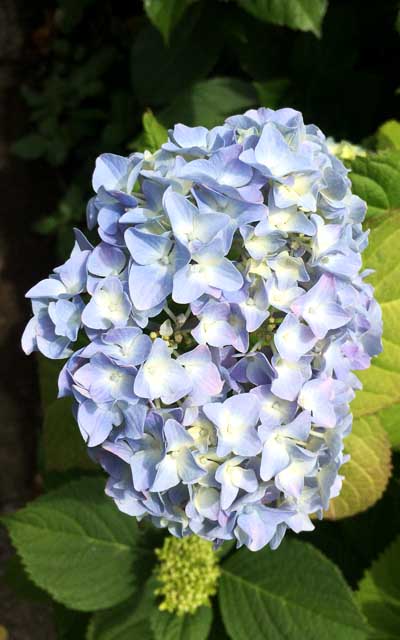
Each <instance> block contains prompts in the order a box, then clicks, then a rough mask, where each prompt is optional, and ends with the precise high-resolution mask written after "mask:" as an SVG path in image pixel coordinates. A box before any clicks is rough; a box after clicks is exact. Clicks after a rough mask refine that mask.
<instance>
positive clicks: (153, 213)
mask: <svg viewBox="0 0 400 640" xmlns="http://www.w3.org/2000/svg"><path fill="white" fill-rule="evenodd" d="M93 189H94V192H95V195H94V196H93V198H91V200H90V201H89V203H88V207H87V223H88V227H89V229H90V230H92V231H93V232H94V231H97V234H98V236H99V240H98V243H97V244H96V246H93V245H92V244H91V242H89V241H88V240H87V239H86V237H85V236H84V235H83V234H82V233H81V232H80V231H76V232H75V236H76V240H75V245H74V248H73V250H72V253H71V256H70V258H69V259H68V260H67V261H66V263H65V264H63V265H61V266H59V267H57V268H56V269H55V270H54V272H53V273H52V274H51V275H50V276H49V277H48V278H47V279H45V280H42V281H41V282H39V283H38V284H37V285H35V286H34V287H33V288H32V289H31V290H30V291H29V292H28V293H27V296H28V297H29V298H30V299H31V300H32V309H33V317H32V319H31V320H30V321H29V323H28V325H27V327H26V330H25V332H24V335H23V339H22V344H23V348H24V350H25V352H26V353H30V352H32V351H34V350H39V351H41V352H42V353H43V354H44V355H45V356H47V357H49V358H56V359H57V358H61V359H62V358H64V359H65V358H66V359H67V361H66V363H65V366H64V368H63V369H62V371H61V374H60V378H59V395H60V396H66V395H70V396H72V397H73V400H74V404H75V415H76V419H77V423H78V427H79V429H80V432H81V434H82V437H83V438H84V440H85V442H86V444H87V446H88V450H89V453H90V455H91V456H92V458H93V459H95V460H96V461H98V462H99V464H100V465H101V466H102V467H103V468H104V469H105V471H106V472H107V473H108V476H109V478H108V481H107V484H106V493H107V495H109V496H110V497H111V498H112V499H113V500H114V501H115V503H116V505H117V506H118V508H119V509H120V510H121V511H123V512H125V513H127V514H129V515H131V516H135V517H136V518H138V519H142V518H149V519H150V520H151V521H152V522H153V523H154V524H155V526H157V527H167V528H168V529H169V531H170V532H171V533H172V534H173V535H174V536H176V537H183V538H186V537H187V536H189V535H191V534H195V535H197V536H199V537H200V538H203V539H205V540H208V541H212V542H213V543H215V544H216V545H218V544H221V543H222V542H223V541H224V540H235V541H236V543H237V545H238V546H241V545H246V546H247V547H248V548H249V549H251V550H254V551H256V550H259V549H261V548H262V547H263V546H265V545H266V544H269V545H270V546H271V547H272V548H276V547H277V546H278V545H279V543H280V541H281V540H282V537H283V536H284V534H285V532H286V530H287V529H291V530H293V531H295V532H300V531H309V530H311V529H313V528H314V524H313V522H312V521H311V519H310V515H311V514H317V515H319V516H320V517H322V514H323V511H324V510H325V509H327V508H328V503H329V500H330V498H332V497H334V496H336V495H337V494H338V493H339V491H340V487H341V482H342V476H341V475H340V467H341V466H342V464H343V463H344V462H345V461H346V456H345V455H344V454H343V438H344V437H345V436H346V435H347V434H348V433H349V431H350V429H351V413H350V408H349V403H350V401H351V400H352V398H353V397H354V390H355V389H357V388H360V383H359V381H358V379H357V378H356V376H355V375H354V373H353V371H354V370H357V369H365V368H367V367H368V366H369V364H370V360H371V357H372V356H374V355H376V354H378V353H379V352H380V350H381V333H382V321H381V313H380V309H379V306H378V304H377V303H376V301H375V300H374V297H373V289H372V287H371V285H369V284H367V283H366V282H365V281H364V278H365V276H366V275H368V272H367V271H362V270H361V253H362V251H363V250H364V249H365V247H366V245H367V241H368V234H367V233H366V232H364V231H363V229H362V226H361V223H362V220H363V218H364V215H365V209H366V206H365V203H364V202H363V201H362V200H360V198H358V197H357V196H355V195H353V194H352V192H351V183H350V180H349V177H348V169H346V168H345V166H344V165H343V164H342V162H341V161H340V160H339V159H338V158H336V157H335V156H334V155H332V153H331V152H330V150H329V147H328V146H327V141H326V139H325V136H324V135H323V134H322V133H321V131H320V130H319V129H318V128H317V127H316V126H314V125H305V124H304V122H303V118H302V116H301V114H300V113H299V112H297V111H294V110H292V109H280V110H278V111H273V110H271V109H258V110H250V111H247V112H246V113H245V114H243V115H239V116H233V117H231V118H228V119H227V120H226V121H225V123H224V124H223V125H221V126H219V127H215V128H214V129H211V130H210V131H209V130H207V129H205V128H204V127H186V126H184V125H176V126H175V127H174V129H173V130H171V131H170V132H169V139H168V142H166V143H165V144H164V145H163V147H162V148H161V149H159V150H158V151H156V152H155V153H153V154H150V153H149V152H145V153H133V154H132V155H131V156H129V157H128V158H124V157H121V156H117V155H114V154H103V155H102V156H100V157H99V158H98V159H97V161H96V166H95V170H94V174H93ZM77 340H79V343H78V344H80V348H77V347H76V344H77ZM82 345H83V346H82Z"/></svg>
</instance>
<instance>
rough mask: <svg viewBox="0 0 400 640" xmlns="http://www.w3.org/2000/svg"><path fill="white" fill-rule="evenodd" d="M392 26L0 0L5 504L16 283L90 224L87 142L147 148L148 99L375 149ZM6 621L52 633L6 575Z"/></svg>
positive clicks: (165, 1) (17, 317)
mask: <svg viewBox="0 0 400 640" xmlns="http://www.w3.org/2000/svg"><path fill="white" fill-rule="evenodd" d="M290 6H291V7H292V9H287V7H290ZM293 7H294V8H293ZM399 31H400V19H399V3H398V1H397V0H382V1H381V2H380V3H379V5H378V4H377V3H372V2H371V3H369V2H365V0H330V1H329V2H328V1H327V0H308V1H307V2H302V3H301V2H296V1H294V2H291V3H290V2H281V1H280V0H230V1H229V0H221V1H219V0H174V1H171V0H145V2H144V3H143V2H141V1H139V0H136V1H134V0H132V1H131V2H129V3H127V2H118V1H116V0H114V1H113V2H111V1H110V0H96V2H95V1H94V0H58V1H57V0H54V1H52V0H48V1H40V0H36V1H35V2H31V3H26V2H22V1H17V0H1V2H0V91H1V94H0V185H1V186H0V191H1V199H2V216H1V222H0V224H1V234H0V309H1V312H0V348H1V353H2V357H1V359H0V375H1V379H2V380H1V386H0V402H1V407H2V410H1V425H0V433H1V436H0V440H1V442H0V510H1V512H6V511H8V510H11V509H14V508H17V507H19V506H20V505H21V504H23V503H24V502H25V501H26V500H27V499H29V498H31V497H32V496H34V495H35V493H37V492H38V491H40V476H39V474H38V473H37V445H36V441H37V433H38V428H39V425H40V421H41V410H40V404H39V390H38V387H37V382H36V372H35V360H34V358H26V357H25V356H23V354H22V352H21V351H20V349H19V339H20V335H21V332H22V328H23V325H24V324H25V322H26V320H27V318H28V316H29V308H28V304H26V303H25V300H24V297H23V296H24V292H25V291H26V290H27V289H28V288H29V287H30V286H31V285H32V284H33V283H34V282H36V281H37V280H39V279H40V278H42V277H44V276H45V275H46V274H47V273H48V271H49V269H50V267H51V265H53V264H54V263H56V262H57V261H58V260H59V261H60V262H61V261H63V259H64V258H65V256H66V255H67V253H68V252H69V250H70V248H71V245H72V227H73V226H78V227H82V228H83V227H84V225H85V204H86V201H87V199H88V197H89V196H90V195H91V192H90V191H91V188H90V185H91V181H90V176H91V173H92V170H93V165H94V161H95V158H96V156H97V155H98V154H99V153H101V152H104V151H108V152H114V153H119V154H122V155H127V154H129V153H130V152H132V151H134V150H138V149H140V150H141V149H143V148H145V147H146V145H147V144H149V142H150V141H149V140H148V139H146V133H145V132H143V115H144V114H146V113H147V114H149V110H150V111H151V112H152V113H153V114H154V115H155V117H156V118H157V120H158V122H159V123H161V125H163V126H164V127H169V126H171V125H173V124H174V123H176V122H183V123H185V124H187V125H199V124H201V125H205V126H209V127H211V126H214V125H216V124H220V123H221V122H222V121H223V120H224V118H225V117H227V116H229V115H231V114H233V113H238V112H242V111H244V110H246V109H248V108H251V107H257V106H268V107H272V108H279V107H282V106H291V107H294V108H296V109H299V110H301V111H302V112H303V114H304V119H305V121H306V122H307V123H310V122H313V123H316V124H318V125H319V126H320V127H321V128H322V130H323V131H324V133H325V134H326V135H329V136H332V137H333V138H335V139H336V140H338V141H339V140H342V139H346V140H349V141H351V142H353V143H357V144H361V145H362V146H364V147H367V148H368V147H370V148H376V147H379V144H380V137H379V128H380V126H381V125H382V123H384V122H386V121H387V120H390V119H392V118H396V116H397V117H398V115H399V91H400V78H399V73H398V70H399V61H400V56H399V52H400V35H399ZM145 117H146V116H145ZM377 131H378V134H377ZM361 517H362V516H361ZM353 522H354V520H353ZM344 526H346V525H344ZM353 526H354V525H353ZM8 555H9V547H8V545H7V543H6V541H5V539H4V541H3V542H2V543H1V545H0V561H2V562H3V561H5V560H6V559H7V557H8ZM3 564H4V562H3ZM0 624H4V625H5V626H7V628H8V629H9V630H11V631H12V633H13V635H12V638H15V640H19V639H20V638H21V639H22V640H35V639H36V638H40V639H41V640H43V638H49V639H51V638H53V637H55V636H53V635H52V634H53V626H52V624H53V623H52V621H51V618H50V617H49V614H48V612H47V611H46V609H45V608H43V607H42V606H40V605H37V604H36V605H35V604H29V605H28V604H27V603H26V602H25V603H20V602H17V601H16V600H15V598H14V596H13V595H12V594H11V591H9V590H8V588H7V587H6V586H1V587H0ZM1 637H2V636H1V629H0V638H1Z"/></svg>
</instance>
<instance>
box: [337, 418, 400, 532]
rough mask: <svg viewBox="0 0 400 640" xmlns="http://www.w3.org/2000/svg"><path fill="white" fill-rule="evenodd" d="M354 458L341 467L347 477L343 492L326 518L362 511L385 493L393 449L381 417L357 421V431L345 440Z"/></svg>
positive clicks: (346, 448)
mask: <svg viewBox="0 0 400 640" xmlns="http://www.w3.org/2000/svg"><path fill="white" fill-rule="evenodd" d="M345 451H346V453H349V454H350V456H351V457H350V461H349V462H347V463H346V464H345V465H344V466H343V467H342V468H341V470H340V473H341V474H342V475H343V476H344V478H345V479H344V482H343V487H342V490H341V492H340V495H339V496H338V497H337V498H334V499H333V500H331V502H330V506H329V510H328V511H327V512H326V513H325V517H326V518H328V519H331V520H337V519H339V518H346V517H348V516H352V515H355V514H356V513H361V512H362V511H365V510H366V509H368V508H369V507H371V506H372V505H373V504H375V502H377V501H378V500H379V499H380V498H381V497H382V495H383V493H384V491H385V489H386V486H387V484H388V482H389V478H390V474H391V449H390V442H389V438H388V436H387V433H386V431H385V429H384V428H383V426H382V423H381V421H380V419H379V418H378V416H376V415H371V416H365V417H363V418H358V419H356V420H354V423H353V430H352V432H351V434H350V435H349V436H348V437H347V438H346V440H345Z"/></svg>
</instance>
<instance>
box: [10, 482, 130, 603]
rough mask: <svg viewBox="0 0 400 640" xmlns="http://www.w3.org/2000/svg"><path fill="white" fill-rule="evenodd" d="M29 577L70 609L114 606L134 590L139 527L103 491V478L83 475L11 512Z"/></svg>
mask: <svg viewBox="0 0 400 640" xmlns="http://www.w3.org/2000/svg"><path fill="white" fill-rule="evenodd" d="M4 520H5V524H6V526H7V528H8V531H9V533H10V536H11V540H12V542H13V544H14V546H15V547H16V549H17V551H18V553H19V555H20V556H21V558H22V561H23V564H24V566H25V568H26V571H27V573H28V575H29V576H30V578H31V579H32V580H33V581H34V582H35V583H36V584H37V585H38V586H39V587H41V588H43V589H45V590H46V591H48V592H49V593H50V594H51V595H52V596H53V598H54V599H55V600H56V601H57V602H60V603H62V604H64V605H65V606H67V607H70V608H71V609H77V610H80V611H96V610H98V609H104V608H105V607H111V606H113V605H115V604H118V603H119V602H122V601H123V600H125V599H126V598H128V597H129V596H130V595H131V594H132V593H133V591H134V575H133V569H132V564H133V560H134V557H135V542H136V538H137V528H136V524H135V523H134V521H133V519H132V518H129V517H128V516H125V515H124V514H122V513H121V512H120V511H118V509H117V508H116V506H115V505H114V503H113V502H112V500H110V499H109V498H107V497H106V496H105V494H104V479H103V478H82V479H80V480H78V481H76V482H71V483H70V484H67V485H65V486H63V487H62V488H60V489H58V490H56V491H53V492H50V493H48V494H47V495H45V496H42V497H40V498H38V499H37V500H35V501H34V502H33V503H31V504H29V505H28V506H27V507H25V508H24V509H22V510H20V511H18V512H16V513H15V514H13V515H11V516H7V517H6V518H5V519H4Z"/></svg>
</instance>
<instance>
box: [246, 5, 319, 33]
mask: <svg viewBox="0 0 400 640" xmlns="http://www.w3.org/2000/svg"><path fill="white" fill-rule="evenodd" d="M237 2H238V4H239V5H240V6H241V7H242V8H243V9H245V10H246V11H248V12H249V13H251V14H252V15H253V16H255V17H256V18H257V19H258V20H265V21H266V22H273V23H274V24H279V25H282V26H285V27H291V28H292V29H300V30H301V31H312V32H313V33H315V35H316V36H320V35H321V24H322V20H323V18H324V16H325V13H326V10H327V8H328V0H237Z"/></svg>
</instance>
